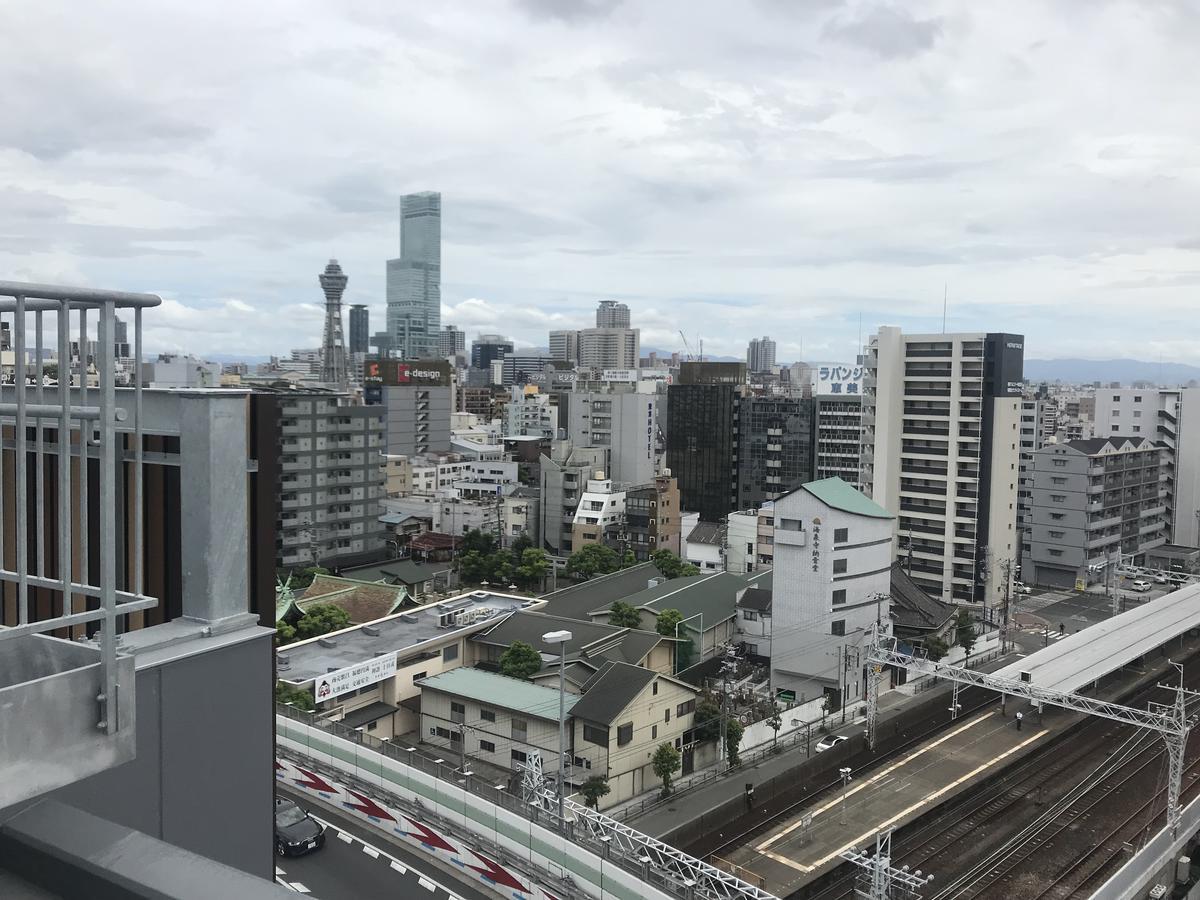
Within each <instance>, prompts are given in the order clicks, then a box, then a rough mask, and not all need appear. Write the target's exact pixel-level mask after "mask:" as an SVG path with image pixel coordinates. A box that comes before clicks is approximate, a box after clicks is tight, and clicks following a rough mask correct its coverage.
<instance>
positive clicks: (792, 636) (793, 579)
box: [771, 478, 895, 709]
mask: <svg viewBox="0 0 1200 900" xmlns="http://www.w3.org/2000/svg"><path fill="white" fill-rule="evenodd" d="M894 526H895V518H894V516H892V514H891V513H889V512H888V511H887V510H886V509H884V508H883V507H882V506H880V505H879V504H877V503H874V502H872V501H871V500H869V499H868V498H867V497H866V496H865V495H864V494H862V493H860V492H859V491H856V490H855V489H854V488H853V487H851V486H850V485H848V484H846V482H844V481H842V480H841V479H840V478H826V479H823V480H821V481H813V482H810V483H808V484H805V485H802V486H801V487H799V488H797V489H796V490H794V491H792V492H790V493H787V494H784V495H783V496H782V497H779V498H778V499H776V501H775V568H774V574H773V578H772V580H773V591H772V602H771V618H772V631H773V634H772V636H771V667H772V670H773V678H774V685H775V687H776V689H779V688H783V689H785V690H793V691H795V692H796V697H797V698H800V697H805V698H806V699H809V700H811V699H814V698H815V697H818V696H821V695H826V696H829V697H830V709H840V708H841V702H854V701H857V700H860V699H862V689H863V684H862V669H863V663H864V660H863V656H862V647H863V644H864V642H865V641H866V639H867V637H868V636H869V634H870V631H871V629H872V627H873V626H875V625H876V623H879V625H880V627H881V628H883V629H885V630H886V628H887V626H888V624H889V622H890V604H891V596H890V595H891V571H892V561H893V554H892V534H893V530H894Z"/></svg>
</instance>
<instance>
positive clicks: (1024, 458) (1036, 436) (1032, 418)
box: [1017, 397, 1044, 556]
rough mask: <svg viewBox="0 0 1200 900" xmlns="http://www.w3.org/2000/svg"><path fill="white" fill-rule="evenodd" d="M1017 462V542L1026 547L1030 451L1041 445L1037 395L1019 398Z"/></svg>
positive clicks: (1030, 503) (1030, 502)
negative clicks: (1018, 458)
mask: <svg viewBox="0 0 1200 900" xmlns="http://www.w3.org/2000/svg"><path fill="white" fill-rule="evenodd" d="M1019 432H1020V435H1021V439H1020V441H1019V442H1018V443H1019V447H1018V449H1019V451H1020V454H1021V456H1020V462H1019V464H1018V465H1017V546H1018V547H1019V548H1020V555H1022V556H1023V555H1024V553H1025V550H1026V546H1025V545H1026V544H1027V543H1028V541H1027V536H1028V532H1029V528H1030V525H1031V524H1032V519H1031V516H1032V514H1033V454H1034V453H1036V452H1037V451H1038V450H1041V449H1042V444H1043V443H1044V441H1043V439H1042V401H1041V400H1040V399H1038V398H1037V397H1023V398H1022V399H1021V427H1020V429H1019Z"/></svg>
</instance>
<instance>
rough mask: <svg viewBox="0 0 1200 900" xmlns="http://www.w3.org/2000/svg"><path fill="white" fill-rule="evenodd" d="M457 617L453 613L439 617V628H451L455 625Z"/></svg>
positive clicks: (445, 613) (446, 613)
mask: <svg viewBox="0 0 1200 900" xmlns="http://www.w3.org/2000/svg"><path fill="white" fill-rule="evenodd" d="M455 618H456V617H455V615H454V613H452V612H444V613H442V614H441V615H439V616H438V628H449V627H450V626H451V625H453V624H454V619H455Z"/></svg>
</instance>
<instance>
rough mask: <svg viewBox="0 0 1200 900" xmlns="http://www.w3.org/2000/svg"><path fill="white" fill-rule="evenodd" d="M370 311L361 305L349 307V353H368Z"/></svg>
mask: <svg viewBox="0 0 1200 900" xmlns="http://www.w3.org/2000/svg"><path fill="white" fill-rule="evenodd" d="M370 332H371V311H370V310H369V309H367V308H366V307H365V306H363V305H362V304H361V303H356V304H354V305H353V306H351V307H350V352H351V353H370V352H371V350H370V346H369V342H370Z"/></svg>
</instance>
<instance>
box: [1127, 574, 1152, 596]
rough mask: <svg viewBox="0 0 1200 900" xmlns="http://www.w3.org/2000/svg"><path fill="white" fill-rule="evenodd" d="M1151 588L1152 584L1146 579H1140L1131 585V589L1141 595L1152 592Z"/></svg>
mask: <svg viewBox="0 0 1200 900" xmlns="http://www.w3.org/2000/svg"><path fill="white" fill-rule="evenodd" d="M1151 586H1152V585H1151V584H1150V582H1148V581H1147V580H1146V579H1145V578H1139V579H1138V580H1137V581H1135V582H1134V583H1133V584H1132V585H1131V587H1132V588H1133V589H1134V590H1135V591H1137V592H1138V593H1139V594H1144V593H1146V591H1148V590H1150V588H1151Z"/></svg>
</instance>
